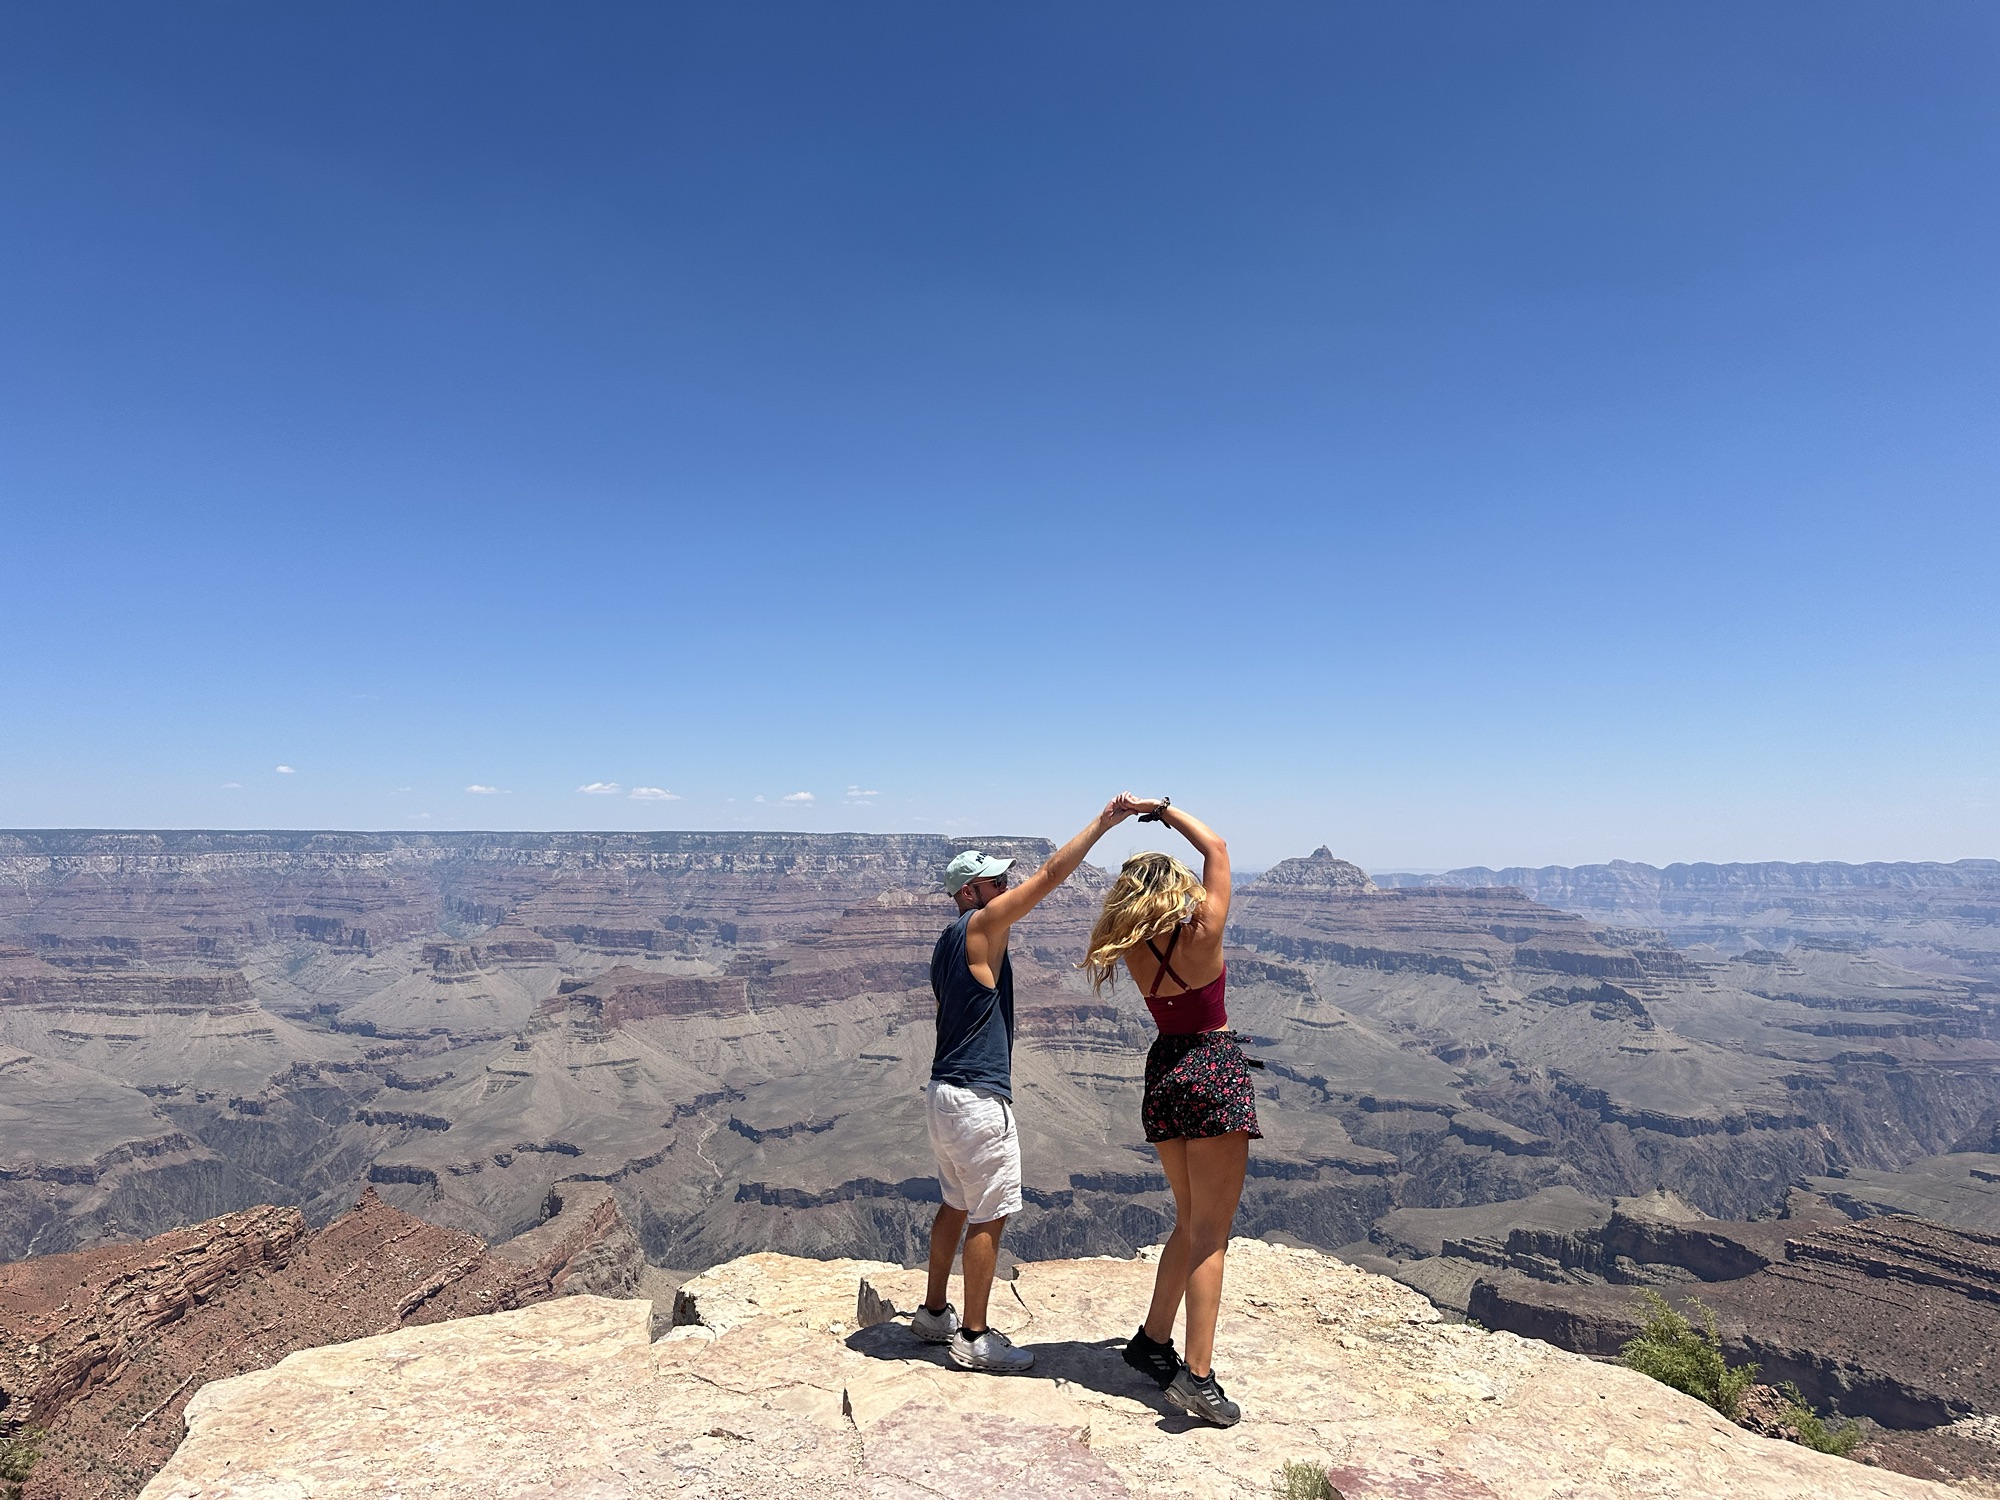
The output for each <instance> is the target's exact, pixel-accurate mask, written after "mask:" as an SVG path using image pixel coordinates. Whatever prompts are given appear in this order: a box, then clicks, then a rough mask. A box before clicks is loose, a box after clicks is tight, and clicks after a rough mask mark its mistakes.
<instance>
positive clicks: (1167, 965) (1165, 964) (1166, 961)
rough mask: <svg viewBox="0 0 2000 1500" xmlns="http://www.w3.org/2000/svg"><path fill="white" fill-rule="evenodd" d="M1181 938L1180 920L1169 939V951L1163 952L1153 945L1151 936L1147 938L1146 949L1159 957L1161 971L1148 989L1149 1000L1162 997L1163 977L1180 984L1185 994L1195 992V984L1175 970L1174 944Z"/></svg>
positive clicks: (1171, 997) (1170, 997) (1169, 997)
mask: <svg viewBox="0 0 2000 1500" xmlns="http://www.w3.org/2000/svg"><path fill="white" fill-rule="evenodd" d="M1180 940H1181V924H1180V923H1178V922H1176V923H1175V924H1174V935H1173V936H1172V937H1170V938H1168V939H1167V951H1166V952H1165V953H1162V952H1161V951H1160V950H1159V949H1158V948H1156V947H1154V946H1153V940H1152V939H1151V938H1147V939H1146V951H1147V952H1149V953H1151V954H1152V955H1153V957H1155V958H1157V959H1158V960H1159V961H1160V971H1159V972H1158V973H1157V974H1155V975H1154V976H1153V984H1152V988H1150V989H1148V990H1147V991H1146V998H1147V999H1148V1000H1157V999H1159V998H1160V981H1161V980H1162V979H1171V980H1172V981H1173V982H1174V983H1175V984H1177V985H1179V986H1180V987H1181V993H1182V994H1183V995H1186V994H1190V993H1192V992H1193V990H1194V986H1193V985H1191V984H1189V983H1188V982H1187V981H1186V980H1185V979H1183V978H1181V976H1180V975H1178V974H1176V973H1175V972H1174V966H1173V963H1172V961H1171V960H1172V959H1173V956H1174V944H1176V943H1178V942H1179V941H1180ZM1167 998H1168V999H1169V1000H1171V999H1173V998H1174V997H1173V996H1172V995H1169V996H1168V997H1167Z"/></svg>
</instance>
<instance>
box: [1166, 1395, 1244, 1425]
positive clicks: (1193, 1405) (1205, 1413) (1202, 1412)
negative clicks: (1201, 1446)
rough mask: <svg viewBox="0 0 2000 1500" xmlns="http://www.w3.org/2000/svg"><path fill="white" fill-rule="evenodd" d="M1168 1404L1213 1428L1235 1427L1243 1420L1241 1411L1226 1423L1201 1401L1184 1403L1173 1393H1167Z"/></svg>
mask: <svg viewBox="0 0 2000 1500" xmlns="http://www.w3.org/2000/svg"><path fill="white" fill-rule="evenodd" d="M1167 1404H1168V1405H1170V1406H1172V1407H1174V1408H1175V1409H1176V1410H1178V1411H1182V1412H1185V1413H1186V1414H1187V1415H1188V1416H1190V1417H1193V1418H1195V1419H1196V1420H1197V1421H1201V1422H1206V1423H1208V1425H1209V1426H1211V1427H1234V1426H1235V1425H1236V1424H1237V1423H1238V1422H1240V1421H1242V1420H1243V1413H1242V1412H1240V1411H1239V1412H1237V1414H1236V1415H1235V1416H1233V1417H1231V1418H1229V1419H1228V1420H1227V1421H1224V1420H1223V1419H1222V1418H1221V1417H1218V1416H1217V1415H1216V1414H1215V1413H1214V1412H1212V1411H1210V1410H1209V1409H1208V1408H1207V1407H1205V1406H1203V1405H1202V1404H1201V1403H1200V1402H1199V1401H1183V1400H1182V1399H1181V1398H1180V1397H1179V1396H1176V1395H1175V1394H1174V1393H1173V1392H1171V1391H1169V1392H1167Z"/></svg>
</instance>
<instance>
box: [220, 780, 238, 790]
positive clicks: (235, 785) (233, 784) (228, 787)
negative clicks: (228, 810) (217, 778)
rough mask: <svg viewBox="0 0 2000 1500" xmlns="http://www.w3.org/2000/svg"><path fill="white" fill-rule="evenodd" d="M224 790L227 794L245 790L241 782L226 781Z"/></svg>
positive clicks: (223, 786)
mask: <svg viewBox="0 0 2000 1500" xmlns="http://www.w3.org/2000/svg"><path fill="white" fill-rule="evenodd" d="M222 789H223V790H224V791H225V792H238V791H241V790H242V789H243V783H242V782H240V781H225V782H223V783H222Z"/></svg>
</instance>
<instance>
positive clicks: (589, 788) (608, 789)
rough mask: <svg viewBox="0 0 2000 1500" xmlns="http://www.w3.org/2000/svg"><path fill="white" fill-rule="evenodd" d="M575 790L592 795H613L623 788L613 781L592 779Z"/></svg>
mask: <svg viewBox="0 0 2000 1500" xmlns="http://www.w3.org/2000/svg"><path fill="white" fill-rule="evenodd" d="M577 790H578V791H579V792H585V793H588V794H589V795H590V796H592V797H615V796H617V795H618V794H619V793H620V792H622V791H624V790H625V788H624V787H622V786H620V785H619V784H618V783H617V782H615V781H592V782H588V783H586V784H585V785H583V786H580V787H578V788H577Z"/></svg>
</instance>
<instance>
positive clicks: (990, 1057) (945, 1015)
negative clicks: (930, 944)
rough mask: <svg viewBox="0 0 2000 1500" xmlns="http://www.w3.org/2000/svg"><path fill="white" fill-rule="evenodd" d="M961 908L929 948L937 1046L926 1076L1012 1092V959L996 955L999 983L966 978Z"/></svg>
mask: <svg viewBox="0 0 2000 1500" xmlns="http://www.w3.org/2000/svg"><path fill="white" fill-rule="evenodd" d="M971 920H972V913H971V912H969V911H968V912H961V913H960V914H959V918H958V920H957V921H956V922H954V923H952V924H951V926H949V927H947V928H945V930H944V932H943V934H942V935H941V936H940V937H939V938H938V940H937V947H936V948H934V949H932V950H931V993H932V994H934V995H936V996H937V1004H938V1008H937V1051H935V1052H934V1053H932V1054H931V1081H932V1082H933V1083H955V1084H957V1085H958V1086H959V1087H960V1088H965V1089H990V1090H992V1092H994V1093H996V1094H998V1095H999V1096H1000V1097H1001V1098H1003V1099H1008V1100H1011V1099H1012V1098H1013V1097H1014V960H1013V958H1012V956H1011V955H1003V956H1002V957H1001V959H1000V973H999V976H998V977H999V980H1000V983H999V985H998V987H997V988H994V989H988V988H987V987H986V986H985V985H983V984H981V983H980V982H979V981H978V980H977V979H974V978H973V977H972V970H971V968H970V967H969V966H968V965H967V964H966V961H965V927H966V924H967V923H968V922H970V921H971Z"/></svg>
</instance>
